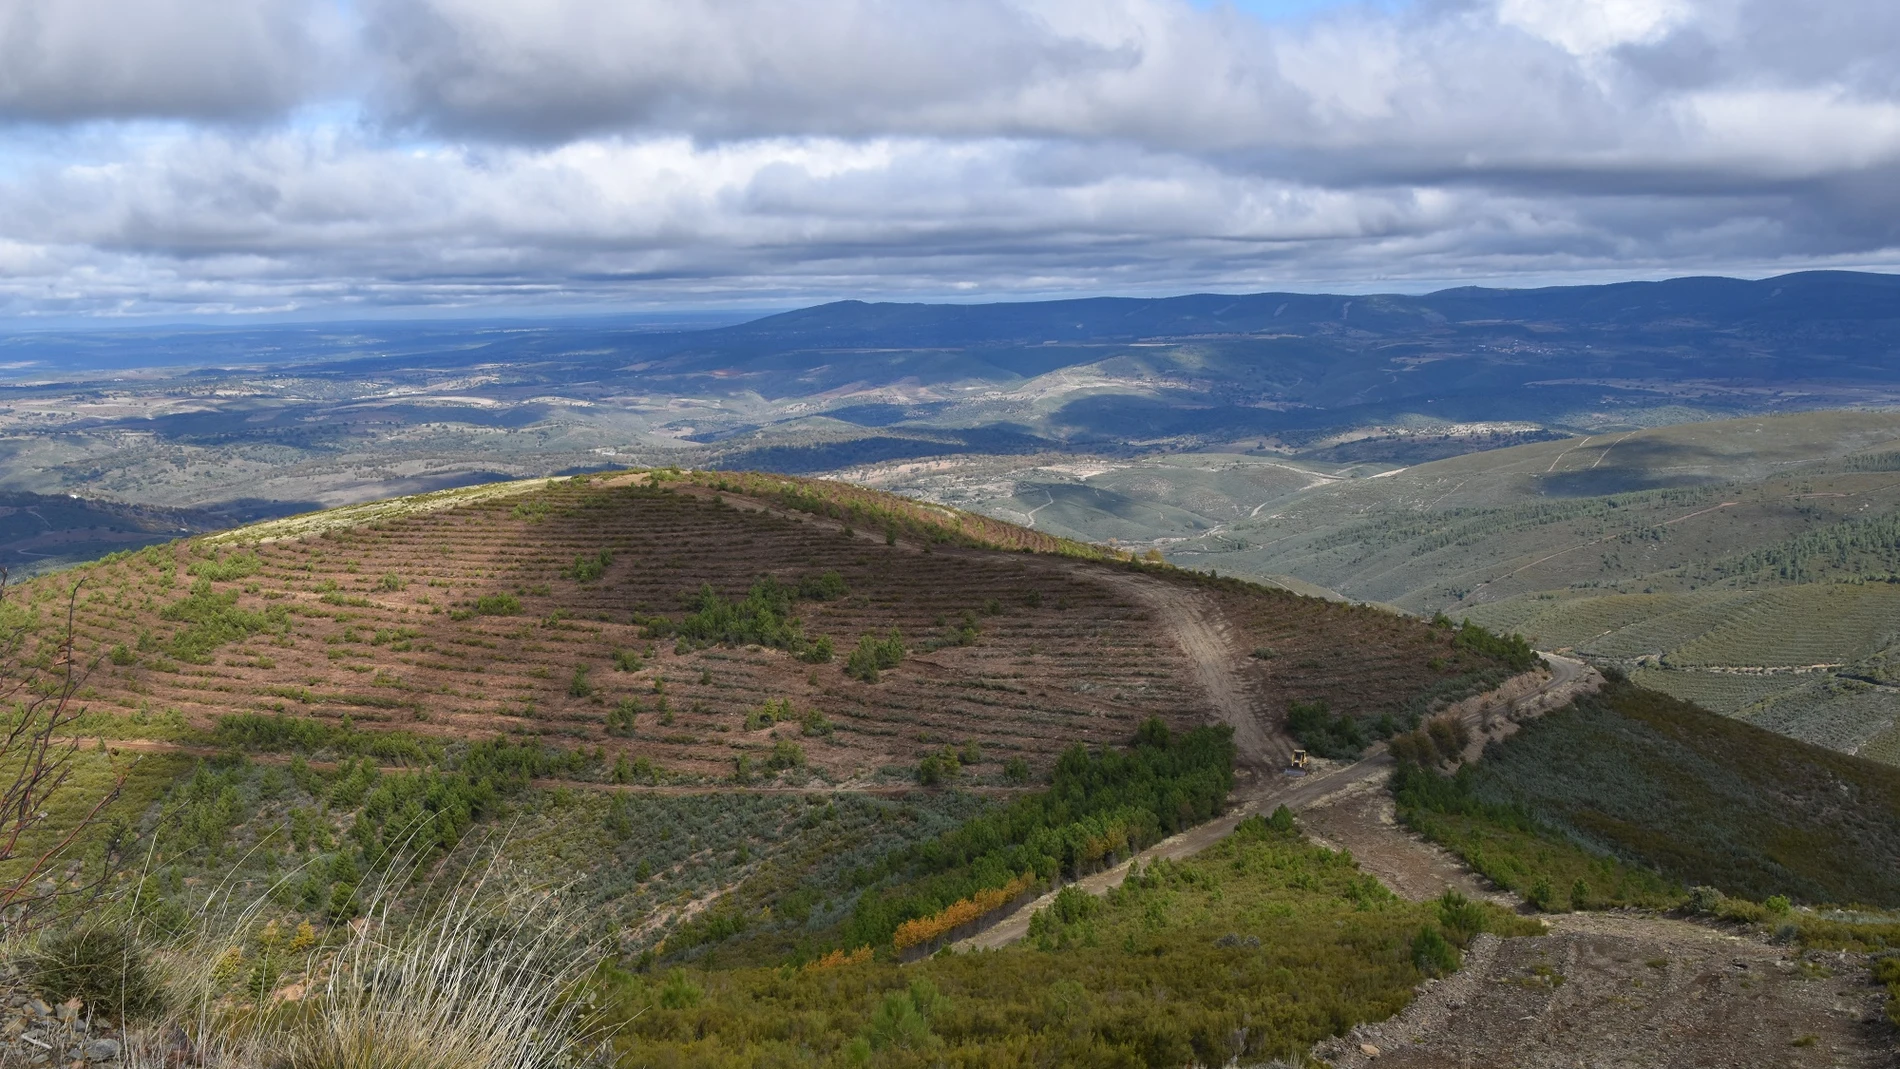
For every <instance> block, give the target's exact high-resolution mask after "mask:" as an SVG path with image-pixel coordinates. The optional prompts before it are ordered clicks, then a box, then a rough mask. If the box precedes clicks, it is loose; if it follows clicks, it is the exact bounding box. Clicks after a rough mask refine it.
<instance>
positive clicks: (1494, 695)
mask: <svg viewBox="0 0 1900 1069" xmlns="http://www.w3.org/2000/svg"><path fill="white" fill-rule="evenodd" d="M1091 577H1093V578H1096V579H1098V580H1107V581H1110V582H1113V583H1114V584H1115V585H1117V586H1118V587H1120V588H1122V589H1123V590H1125V591H1126V592H1127V593H1128V594H1129V595H1130V596H1132V597H1134V598H1136V599H1138V600H1139V601H1140V602H1141V603H1142V604H1143V605H1145V606H1147V607H1148V608H1149V610H1150V611H1151V612H1153V613H1154V614H1155V616H1156V618H1157V619H1158V620H1159V621H1160V622H1161V623H1162V625H1163V626H1164V627H1165V628H1166V629H1167V631H1168V633H1169V635H1170V637H1172V638H1173V639H1174V641H1175V643H1176V644H1177V645H1179V646H1180V647H1181V649H1182V650H1183V651H1184V652H1185V653H1187V654H1188V656H1189V657H1190V658H1191V660H1192V661H1193V664H1194V675H1195V680H1196V682H1198V683H1199V684H1200V685H1201V688H1202V689H1203V690H1204V691H1205V692H1206V693H1207V697H1208V701H1209V704H1210V705H1211V706H1212V708H1213V709H1214V711H1215V714H1216V715H1217V716H1218V717H1219V718H1220V720H1221V722H1222V723H1225V724H1228V725H1230V726H1232V727H1233V729H1234V743H1235V746H1236V748H1237V749H1238V750H1239V761H1238V764H1239V770H1238V773H1237V782H1236V784H1235V788H1234V798H1233V804H1232V806H1231V807H1230V808H1229V810H1228V812H1227V813H1226V814H1225V815H1223V816H1221V817H1218V818H1216V819H1214V820H1211V821H1208V822H1207V823H1205V824H1201V825H1197V826H1196V827H1193V828H1189V829H1188V830H1186V831H1184V832H1181V833H1180V834H1178V835H1174V836H1171V837H1169V838H1167V839H1163V840H1162V841H1161V842H1158V843H1156V844H1155V845H1153V846H1151V847H1149V848H1148V849H1146V850H1143V851H1141V852H1140V853H1138V854H1136V855H1135V856H1134V857H1132V858H1130V859H1128V860H1127V861H1124V862H1122V863H1121V864H1119V865H1116V866H1115V867H1114V868H1110V869H1104V870H1103V871H1101V872H1097V873H1094V874H1092V875H1090V876H1087V877H1084V878H1083V879H1081V880H1077V881H1076V886H1078V887H1081V888H1082V889H1083V890H1085V891H1088V892H1089V893H1091V894H1103V893H1105V892H1107V891H1108V890H1109V889H1110V888H1113V887H1116V886H1119V885H1120V884H1121V882H1122V880H1123V879H1124V878H1126V877H1127V875H1128V868H1129V866H1130V865H1131V864H1133V863H1135V862H1137V861H1139V862H1141V863H1143V864H1148V863H1151V862H1152V861H1153V860H1154V859H1156V858H1164V857H1165V858H1168V859H1170V860H1178V859H1180V858H1184V857H1188V856H1190V855H1193V854H1197V853H1199V852H1201V851H1202V850H1205V849H1207V848H1208V847H1209V846H1212V845H1213V844H1214V843H1216V842H1219V841H1220V840H1221V839H1222V838H1224V837H1226V836H1227V835H1228V834H1229V833H1230V832H1232V831H1233V830H1234V826H1235V825H1237V824H1239V823H1240V822H1241V821H1242V820H1245V819H1246V818H1247V817H1249V816H1252V815H1253V814H1255V813H1267V812H1271V811H1272V810H1273V809H1274V808H1275V807H1278V806H1282V805H1284V806H1286V807H1287V808H1289V809H1291V810H1293V811H1295V812H1296V813H1297V812H1301V811H1303V810H1307V809H1310V808H1311V809H1317V808H1321V807H1324V806H1326V805H1328V804H1329V803H1330V802H1333V801H1335V800H1338V799H1341V798H1344V797H1348V796H1352V795H1364V794H1365V793H1366V792H1367V788H1372V789H1373V792H1374V793H1376V788H1377V785H1378V784H1379V783H1380V782H1382V781H1383V779H1384V777H1385V774H1386V773H1387V772H1388V771H1389V770H1390V769H1391V767H1392V759H1391V758H1390V757H1388V756H1387V755H1386V753H1385V750H1384V748H1383V747H1379V746H1375V747H1374V748H1373V749H1372V750H1371V751H1370V752H1369V753H1367V755H1366V756H1365V757H1362V758H1360V759H1359V760H1357V761H1353V762H1351V763H1349V764H1332V763H1329V762H1315V763H1314V764H1315V767H1314V769H1313V771H1312V772H1311V773H1309V774H1308V775H1305V776H1289V775H1286V774H1284V773H1283V772H1282V771H1281V770H1282V769H1284V768H1285V767H1286V764H1287V761H1288V759H1289V758H1290V757H1291V756H1292V752H1293V740H1292V738H1291V737H1290V736H1288V735H1287V734H1286V730H1285V727H1284V726H1283V725H1280V724H1277V723H1276V724H1272V725H1271V726H1269V725H1268V724H1267V723H1265V722H1264V721H1263V718H1262V716H1261V715H1260V713H1259V711H1258V710H1257V708H1256V705H1255V703H1254V702H1253V701H1252V700H1251V699H1250V698H1249V696H1248V688H1247V684H1246V681H1245V679H1244V677H1242V675H1241V673H1240V666H1241V664H1243V663H1244V662H1243V659H1242V658H1243V656H1244V655H1243V654H1242V653H1241V652H1240V651H1239V650H1237V649H1236V648H1235V647H1234V645H1233V643H1232V641H1231V640H1230V639H1229V637H1228V636H1229V634H1230V631H1231V629H1230V627H1229V625H1228V624H1227V623H1226V621H1225V620H1223V619H1222V618H1221V616H1220V612H1219V610H1218V609H1217V608H1215V607H1214V606H1213V605H1212V604H1211V603H1210V602H1209V601H1208V600H1207V599H1204V598H1201V597H1199V596H1198V594H1197V593H1196V592H1195V591H1193V590H1191V589H1184V588H1183V587H1181V586H1177V585H1175V584H1171V583H1164V582H1160V581H1157V580H1154V579H1148V578H1145V577H1142V576H1136V575H1113V576H1105V575H1101V574H1098V573H1094V572H1091ZM1546 659H1547V661H1548V662H1549V665H1550V668H1549V671H1548V672H1542V671H1540V672H1531V673H1526V674H1524V675H1522V676H1519V677H1517V678H1515V679H1513V680H1510V681H1508V682H1507V683H1506V684H1505V685H1504V686H1502V687H1500V688H1498V689H1497V690H1495V691H1492V692H1491V693H1489V694H1484V695H1479V696H1478V697H1476V698H1469V699H1466V700H1465V701H1463V702H1460V703H1458V705H1456V706H1454V707H1453V711H1455V712H1457V713H1458V714H1460V715H1461V716H1463V717H1465V718H1466V719H1467V720H1468V721H1471V722H1473V725H1474V727H1477V728H1478V729H1479V730H1480V732H1483V731H1484V729H1485V728H1486V727H1487V726H1490V727H1491V728H1492V729H1493V731H1494V732H1496V733H1508V732H1505V731H1504V730H1503V729H1504V728H1505V727H1507V726H1509V727H1514V726H1515V725H1514V724H1513V723H1512V722H1511V721H1510V720H1509V719H1508V718H1499V717H1497V716H1496V715H1495V714H1496V713H1497V711H1498V710H1500V709H1505V710H1508V711H1509V712H1510V713H1511V714H1513V715H1519V716H1522V715H1533V714H1535V713H1539V712H1545V711H1548V710H1549V709H1552V708H1555V707H1557V706H1560V705H1563V704H1565V703H1568V702H1569V701H1570V700H1571V699H1572V698H1574V697H1576V696H1577V695H1578V694H1581V693H1587V692H1589V691H1593V690H1595V689H1596V688H1597V687H1598V686H1599V685H1601V682H1602V679H1601V677H1600V676H1598V675H1597V673H1596V671H1595V670H1594V669H1592V668H1590V667H1589V666H1587V665H1585V664H1584V663H1583V662H1581V661H1574V660H1571V659H1569V658H1566V657H1557V656H1554V655H1553V656H1548V657H1547V658H1546ZM1480 744H1481V743H1474V744H1473V745H1474V746H1477V745H1480ZM1350 828H1351V831H1352V833H1353V834H1352V835H1351V836H1350V838H1351V839H1352V842H1350V843H1346V844H1340V845H1345V846H1346V848H1348V849H1352V850H1353V851H1354V854H1355V856H1360V855H1364V857H1363V858H1362V864H1363V865H1364V867H1365V868H1366V869H1367V870H1368V871H1369V872H1371V873H1372V874H1373V875H1375V876H1378V877H1380V878H1381V879H1383V880H1385V881H1386V883H1387V884H1388V886H1393V887H1394V889H1395V890H1396V891H1398V892H1399V893H1401V894H1406V893H1407V892H1410V894H1409V895H1408V897H1417V898H1420V899H1423V898H1430V897H1434V896H1436V895H1438V894H1439V893H1440V892H1442V891H1443V890H1444V888H1445V887H1447V886H1458V887H1460V888H1461V889H1465V888H1466V887H1470V889H1471V890H1474V891H1475V890H1476V888H1475V886H1473V885H1471V878H1470V877H1469V875H1468V874H1465V873H1464V871H1463V869H1462V868H1461V867H1460V866H1457V865H1456V864H1455V863H1453V862H1451V861H1450V860H1449V858H1448V857H1447V856H1446V855H1443V854H1442V852H1436V848H1434V847H1431V846H1430V845H1429V844H1426V843H1423V842H1421V841H1420V840H1418V839H1417V838H1415V837H1414V836H1412V835H1410V834H1409V833H1407V832H1406V831H1405V830H1404V829H1402V828H1399V827H1398V826H1397V825H1396V824H1395V823H1392V822H1391V821H1389V820H1381V819H1376V814H1375V815H1373V816H1369V817H1362V818H1360V819H1357V820H1354V821H1352V823H1351V825H1350ZM1421 870H1422V871H1423V872H1424V873H1425V876H1424V877H1423V878H1421V877H1420V872H1421ZM1402 873H1403V874H1404V878H1400V877H1401V874H1402ZM1434 877H1435V878H1436V881H1435V882H1434ZM1054 898H1055V893H1054V892H1050V893H1049V894H1046V895H1043V896H1042V897H1041V898H1038V899H1036V900H1034V901H1033V902H1029V903H1027V904H1025V905H1023V906H1021V907H1019V908H1018V909H1016V910H1015V911H1014V912H1012V913H1010V914H1008V915H1007V916H1005V917H1004V918H1003V919H1002V920H999V921H997V922H996V923H994V924H992V925H990V926H989V927H987V928H985V929H983V930H982V931H980V932H977V933H975V934H974V935H971V936H969V937H968V938H965V939H963V940H961V941H959V942H957V943H955V944H953V946H954V948H955V949H957V950H959V951H962V950H977V949H983V948H989V947H1000V946H1006V945H1008V944H1010V943H1013V942H1015V941H1016V940H1018V939H1021V938H1022V937H1023V936H1024V935H1025V934H1027V933H1028V931H1029V918H1030V916H1031V915H1033V914H1034V913H1035V911H1036V910H1038V909H1040V908H1042V907H1044V906H1046V905H1048V904H1049V903H1050V902H1051V901H1053V900H1054Z"/></svg>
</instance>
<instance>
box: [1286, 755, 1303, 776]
mask: <svg viewBox="0 0 1900 1069" xmlns="http://www.w3.org/2000/svg"><path fill="white" fill-rule="evenodd" d="M1286 770H1287V771H1288V772H1304V771H1306V751H1305V750H1295V751H1293V760H1291V761H1288V762H1287V763H1286Z"/></svg>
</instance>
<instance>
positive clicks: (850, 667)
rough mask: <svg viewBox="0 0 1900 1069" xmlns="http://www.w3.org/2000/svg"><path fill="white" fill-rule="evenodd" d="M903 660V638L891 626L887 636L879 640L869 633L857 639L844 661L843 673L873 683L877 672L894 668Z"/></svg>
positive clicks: (876, 678) (876, 677)
mask: <svg viewBox="0 0 1900 1069" xmlns="http://www.w3.org/2000/svg"><path fill="white" fill-rule="evenodd" d="M903 661H904V638H903V636H902V635H901V634H899V633H898V631H897V628H895V627H893V628H891V633H890V635H889V636H888V637H886V638H885V639H883V640H882V641H879V640H878V639H875V638H872V637H871V636H870V635H865V636H864V637H862V638H860V639H858V648H857V649H855V650H852V651H851V656H850V658H849V659H847V660H846V661H845V666H844V674H845V675H847V676H850V677H851V678H853V679H860V680H863V681H864V682H866V683H875V682H877V680H878V673H879V672H881V671H883V670H885V669H890V668H896V667H897V666H898V665H900V664H902V663H903Z"/></svg>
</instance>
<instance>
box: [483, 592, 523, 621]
mask: <svg viewBox="0 0 1900 1069" xmlns="http://www.w3.org/2000/svg"><path fill="white" fill-rule="evenodd" d="M520 612H521V599H520V598H517V597H515V596H514V595H513V594H483V595H482V596H481V597H479V598H476V599H475V613H476V615H478V616H515V615H518V614H519V613H520Z"/></svg>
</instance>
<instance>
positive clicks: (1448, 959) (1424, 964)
mask: <svg viewBox="0 0 1900 1069" xmlns="http://www.w3.org/2000/svg"><path fill="white" fill-rule="evenodd" d="M1412 964H1413V965H1416V966H1418V971H1419V972H1421V973H1424V974H1425V975H1426V976H1449V975H1450V974H1452V973H1455V972H1457V971H1458V965H1459V955H1458V949H1457V948H1456V947H1454V946H1452V945H1451V944H1450V943H1449V942H1447V941H1446V939H1445V937H1444V935H1443V934H1441V933H1440V932H1439V930H1438V929H1437V928H1434V927H1432V926H1431V925H1426V926H1425V927H1423V928H1420V929H1419V930H1418V934H1417V935H1415V936H1413V937H1412Z"/></svg>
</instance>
